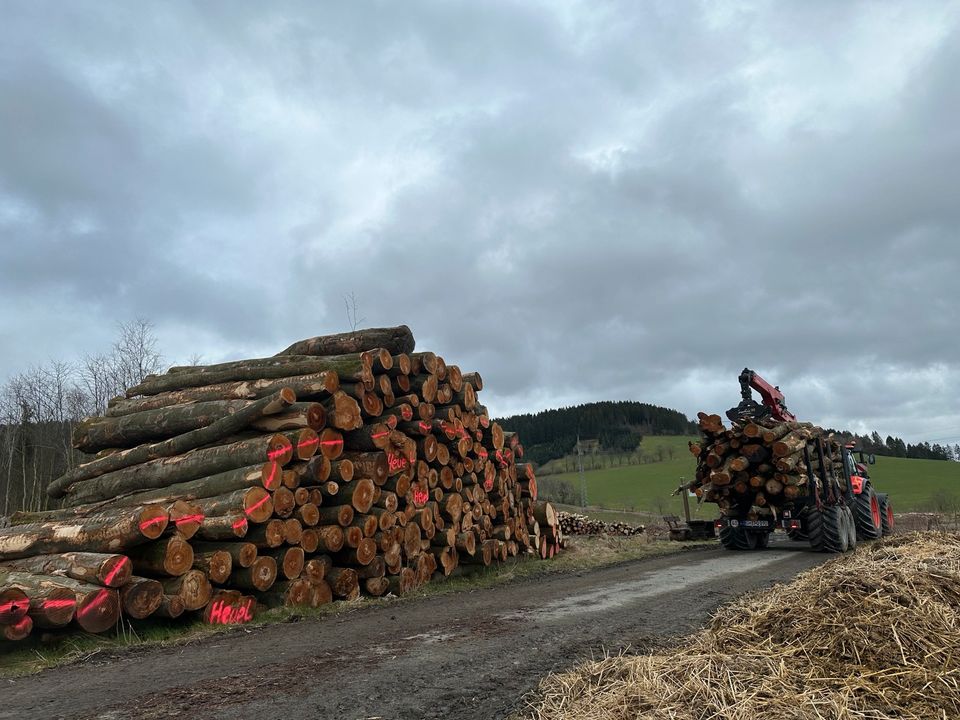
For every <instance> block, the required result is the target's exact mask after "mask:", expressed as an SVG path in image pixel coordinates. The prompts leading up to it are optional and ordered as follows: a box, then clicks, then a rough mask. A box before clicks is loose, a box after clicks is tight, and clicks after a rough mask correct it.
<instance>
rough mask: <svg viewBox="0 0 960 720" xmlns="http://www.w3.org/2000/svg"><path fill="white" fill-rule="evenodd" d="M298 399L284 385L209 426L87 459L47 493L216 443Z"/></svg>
mask: <svg viewBox="0 0 960 720" xmlns="http://www.w3.org/2000/svg"><path fill="white" fill-rule="evenodd" d="M296 399H297V397H296V395H295V394H294V392H293V391H292V390H290V389H289V388H283V389H282V390H280V391H278V392H277V393H276V394H274V395H269V396H267V397H265V398H262V399H260V400H257V401H256V402H254V403H251V404H250V405H247V406H246V407H245V408H243V409H242V410H240V411H238V412H236V413H234V414H232V415H229V416H227V417H225V418H223V419H221V420H217V421H216V422H215V423H213V424H211V425H207V426H206V427H202V428H198V429H197V430H191V431H190V432H187V433H184V434H182V435H177V436H176V437H173V438H170V439H169V440H164V441H163V442H159V443H154V444H153V445H139V446H137V447H135V448H132V449H130V450H123V451H121V452H118V453H113V454H112V455H108V456H106V457H103V458H100V459H98V460H93V461H92V462H89V463H85V464H83V465H80V466H79V467H77V468H74V469H73V470H70V471H68V472H66V473H64V474H63V475H61V476H60V477H59V478H57V479H56V480H54V481H53V482H52V483H50V485H49V486H48V488H47V494H48V495H50V497H54V498H59V497H63V493H64V491H65V489H66V488H67V487H69V486H70V485H72V484H73V483H75V482H80V481H81V480H88V479H90V478H93V477H97V476H98V475H103V474H105V473H108V472H114V471H116V470H122V469H124V468H128V467H131V466H133V465H139V464H140V463H144V462H148V461H150V460H157V459H159V458H163V457H171V456H173V455H181V454H183V453H186V452H187V451H189V450H193V449H195V448H198V447H201V446H203V445H212V444H213V443H215V442H217V441H218V440H220V439H221V438H225V437H227V436H229V435H232V434H233V433H236V432H239V431H240V430H242V429H243V428H245V427H247V426H248V425H249V424H250V423H251V422H252V421H254V420H255V419H257V418H259V417H262V416H264V415H272V414H276V413H278V412H281V411H283V409H284V408H286V407H289V406H290V405H292V404H293V403H294V402H296Z"/></svg>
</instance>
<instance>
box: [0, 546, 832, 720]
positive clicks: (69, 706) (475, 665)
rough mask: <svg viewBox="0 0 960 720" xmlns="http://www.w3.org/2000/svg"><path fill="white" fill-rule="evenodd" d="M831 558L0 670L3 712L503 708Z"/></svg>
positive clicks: (462, 713) (554, 585)
mask: <svg viewBox="0 0 960 720" xmlns="http://www.w3.org/2000/svg"><path fill="white" fill-rule="evenodd" d="M826 559H827V556H825V555H818V554H814V553H811V552H809V550H807V551H804V550H803V546H802V545H799V544H797V545H793V544H789V543H785V544H780V545H777V546H775V547H772V548H771V549H770V550H769V551H767V552H764V553H728V552H724V551H722V550H719V549H708V550H703V551H695V552H689V553H682V554H679V555H672V556H666V557H660V558H653V559H648V560H640V561H635V562H628V563H624V564H621V565H617V566H614V567H609V568H604V569H601V570H592V571H584V572H580V573H571V574H563V575H557V576H551V577H548V578H544V579H533V580H524V581H521V582H516V583H513V584H508V585H502V586H500V587H496V588H489V589H483V590H475V591H470V592H465V593H460V594H452V595H446V596H441V597H432V598H425V599H418V600H412V601H407V602H397V603H391V604H388V605H387V606H383V607H376V608H366V609H358V610H356V611H353V612H348V613H345V614H343V615H340V616H337V617H330V618H326V619H321V620H304V621H302V622H293V623H284V624H279V625H271V626H269V627H263V628H258V629H252V630H250V631H249V632H245V631H238V632H233V633H230V634H228V635H223V636H217V637H213V638H208V639H206V640H204V641H202V642H198V643H194V644H189V645H185V646H180V647H172V648H163V649H141V650H132V651H128V652H122V653H119V654H117V655H113V656H111V657H107V658H101V657H100V656H99V655H98V656H96V657H95V658H93V659H92V660H89V661H87V662H85V663H82V664H75V665H71V666H67V667H62V668H58V669H53V670H46V671H44V672H42V673H40V674H38V675H34V676H31V677H26V678H20V679H16V680H0V718H3V719H4V720H7V719H8V718H9V719H10V720H30V719H32V718H83V719H87V718H110V719H116V720H121V719H126V718H150V719H155V718H176V717H196V718H217V719H222V720H245V719H247V718H251V719H253V718H256V719H257V720H270V719H273V718H278V719H279V718H284V719H286V720H300V719H303V720H308V719H309V720H316V719H317V718H345V719H347V720H354V719H356V720H359V719H362V718H383V719H389V720H394V719H400V720H406V719H408V718H409V719H410V720H413V719H414V718H416V719H418V720H419V719H420V718H453V719H457V720H459V719H463V720H468V719H469V720H477V719H480V718H503V717H505V716H507V715H508V714H509V713H510V712H511V711H512V710H515V709H517V708H518V707H520V699H521V697H522V696H523V695H524V694H525V693H527V692H528V691H530V690H532V689H534V688H535V687H536V685H537V683H538V681H539V680H540V678H541V677H543V675H545V674H546V673H548V672H549V671H551V670H556V669H562V668H565V667H568V666H570V665H571V664H573V663H575V662H577V661H579V660H583V659H587V658H589V657H590V656H591V655H594V656H596V655H597V654H602V653H603V652H604V650H609V651H617V650H619V649H621V648H626V647H632V648H636V649H643V648H645V647H649V646H650V645H651V644H653V643H656V642H658V641H659V640H662V639H663V638H664V637H665V636H670V635H676V634H678V633H685V632H687V631H689V630H691V629H693V628H695V627H697V626H699V625H701V624H702V623H703V622H704V621H705V620H706V619H707V617H708V616H709V614H710V613H711V612H712V611H713V610H714V609H715V608H716V607H717V606H719V605H721V604H722V603H724V602H726V601H728V600H730V599H732V598H734V597H736V596H737V595H740V594H742V593H744V592H747V591H749V590H753V589H756V588H761V587H767V586H769V585H772V584H773V583H775V582H780V581H785V580H789V579H790V578H791V577H793V576H794V575H795V574H796V573H798V572H800V571H802V570H805V569H807V568H810V567H813V566H814V565H816V564H818V563H821V562H823V561H824V560H826Z"/></svg>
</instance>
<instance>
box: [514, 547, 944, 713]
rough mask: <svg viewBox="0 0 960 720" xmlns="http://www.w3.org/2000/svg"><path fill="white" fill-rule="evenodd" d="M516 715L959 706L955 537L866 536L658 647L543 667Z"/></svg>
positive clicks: (939, 709) (887, 710) (927, 710)
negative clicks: (550, 670)
mask: <svg viewBox="0 0 960 720" xmlns="http://www.w3.org/2000/svg"><path fill="white" fill-rule="evenodd" d="M525 717H528V718H536V719H537V720H543V719H546V718H550V719H551V720H600V719H601V718H603V719H604V720H621V719H625V718H651V719H654V720H667V719H670V720H694V719H696V720H707V719H714V718H716V719H720V718H723V719H724V720H756V719H757V718H760V717H778V718H783V719H787V720H801V719H802V720H812V719H814V718H816V719H827V718H829V719H831V720H834V719H837V720H846V719H848V718H849V719H854V718H856V719H857V720H893V719H896V720H908V719H909V720H914V719H915V720H933V719H935V718H941V719H944V720H945V719H946V718H957V717H960V535H956V534H943V533H927V534H913V535H906V536H898V537H894V538H891V539H888V540H885V541H882V542H878V543H874V544H872V545H871V546H870V547H863V548H862V549H861V550H860V551H858V552H857V553H855V554H854V555H852V556H847V557H844V558H838V559H837V560H834V561H831V562H829V563H827V564H826V565H823V566H821V567H818V568H816V569H814V570H811V571H808V572H806V573H804V574H802V575H800V576H799V577H798V578H797V579H796V580H794V581H793V582H791V583H789V584H787V585H780V586H777V587H774V588H772V589H770V590H767V591H764V592H761V593H757V594H753V595H750V596H747V597H745V598H743V599H742V600H740V601H738V602H736V603H733V604H731V605H728V606H726V607H724V608H722V609H721V610H720V611H719V612H718V613H717V614H716V615H715V616H714V617H713V619H712V621H711V623H710V625H709V626H708V627H707V628H706V629H705V630H704V631H702V632H700V633H699V634H697V635H694V636H692V637H690V638H688V639H687V640H686V641H685V642H683V643H682V644H681V645H679V646H678V647H677V648H676V649H674V650H672V651H669V652H663V653H661V654H655V655H644V656H627V655H622V656H618V657H609V658H606V659H604V660H601V661H598V662H591V663H587V664H585V665H583V666H581V667H579V668H576V669H574V670H573V671H570V672H566V673H561V674H556V675H551V676H549V677H547V678H546V679H544V681H543V682H542V683H541V685H540V687H539V689H538V690H537V693H536V696H535V699H534V700H533V701H532V702H531V706H530V708H529V710H528V711H527V712H526V713H525Z"/></svg>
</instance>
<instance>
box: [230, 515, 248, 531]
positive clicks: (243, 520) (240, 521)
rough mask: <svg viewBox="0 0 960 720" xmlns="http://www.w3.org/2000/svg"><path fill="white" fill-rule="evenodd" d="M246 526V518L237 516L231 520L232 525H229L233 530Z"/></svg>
mask: <svg viewBox="0 0 960 720" xmlns="http://www.w3.org/2000/svg"><path fill="white" fill-rule="evenodd" d="M246 526H247V519H246V518H245V517H242V518H237V519H236V520H235V521H234V522H233V525H231V527H232V528H233V529H234V530H239V529H240V528H242V527H246Z"/></svg>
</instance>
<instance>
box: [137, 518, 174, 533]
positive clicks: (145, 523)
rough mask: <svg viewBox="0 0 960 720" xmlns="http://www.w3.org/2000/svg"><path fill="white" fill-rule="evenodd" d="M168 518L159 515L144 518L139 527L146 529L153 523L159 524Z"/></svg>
mask: <svg viewBox="0 0 960 720" xmlns="http://www.w3.org/2000/svg"><path fill="white" fill-rule="evenodd" d="M167 520H168V518H167V517H165V516H163V515H161V516H160V517H155V518H153V519H151V520H144V521H143V522H142V523H140V529H141V530H146V529H147V528H148V527H153V526H154V525H159V524H160V523H164V522H167Z"/></svg>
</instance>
